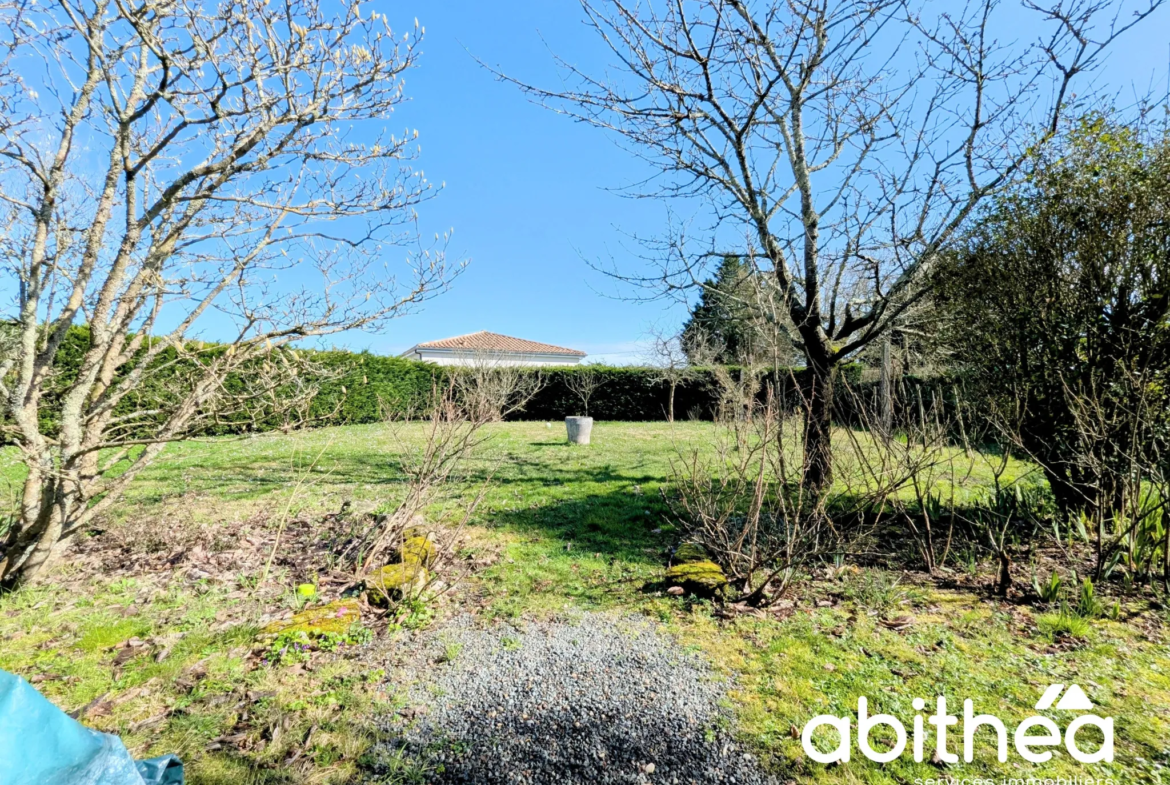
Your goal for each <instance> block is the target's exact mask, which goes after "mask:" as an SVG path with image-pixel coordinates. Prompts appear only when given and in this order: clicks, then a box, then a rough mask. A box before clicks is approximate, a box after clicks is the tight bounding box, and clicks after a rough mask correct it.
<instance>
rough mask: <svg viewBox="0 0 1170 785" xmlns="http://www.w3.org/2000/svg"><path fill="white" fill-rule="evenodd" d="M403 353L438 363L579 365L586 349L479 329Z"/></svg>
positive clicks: (417, 358)
mask: <svg viewBox="0 0 1170 785" xmlns="http://www.w3.org/2000/svg"><path fill="white" fill-rule="evenodd" d="M399 356H401V357H405V358H407V359H410V360H422V361H423V362H428V363H435V364H436V365H478V364H481V363H487V364H491V365H531V366H542V365H576V364H577V363H579V362H581V358H583V357H584V356H585V352H579V351H577V350H576V349H566V348H564V347H563V346H553V345H552V344H548V343H537V342H536V341H526V340H524V339H523V338H513V337H512V336H510V335H500V334H499V333H489V332H487V331H486V330H480V331H479V332H477V333H470V334H468V335H457V336H455V337H454V338H443V339H441V340H438V341H427V342H426V343H420V344H418V345H416V346H412V347H411V348H409V349H407V350H406V351H405V352H403V353H402V354H401V355H399Z"/></svg>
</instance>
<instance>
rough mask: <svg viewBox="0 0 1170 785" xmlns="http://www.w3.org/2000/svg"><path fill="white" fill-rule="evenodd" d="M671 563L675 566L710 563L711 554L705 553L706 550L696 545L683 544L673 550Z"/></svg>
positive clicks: (692, 543)
mask: <svg viewBox="0 0 1170 785" xmlns="http://www.w3.org/2000/svg"><path fill="white" fill-rule="evenodd" d="M671 561H672V562H674V563H675V564H690V563H693V562H703V561H711V554H709V553H707V549H706V548H704V547H703V546H702V545H699V544H698V543H694V542H684V543H683V544H682V545H680V546H678V547H677V548H675V550H674V556H673V557H672V558H671Z"/></svg>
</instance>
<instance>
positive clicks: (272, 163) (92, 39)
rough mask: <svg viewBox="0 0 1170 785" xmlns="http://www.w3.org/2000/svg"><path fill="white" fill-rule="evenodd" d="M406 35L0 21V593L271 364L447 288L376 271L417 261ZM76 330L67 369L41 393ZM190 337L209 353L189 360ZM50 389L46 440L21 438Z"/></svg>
mask: <svg viewBox="0 0 1170 785" xmlns="http://www.w3.org/2000/svg"><path fill="white" fill-rule="evenodd" d="M421 32H422V31H421V30H420V29H417V28H416V29H415V30H414V31H412V32H410V33H407V34H406V35H405V36H403V35H402V34H399V33H395V32H392V31H391V30H390V28H389V26H388V25H387V23H386V21H385V19H384V18H382V17H380V16H379V14H378V13H376V12H369V11H368V12H365V13H364V15H363V12H362V10H361V9H360V8H359V5H358V4H357V3H356V2H352V3H351V2H342V3H339V4H326V3H321V2H319V0H288V2H285V3H283V4H280V5H279V6H276V5H270V4H268V3H267V2H266V0H243V2H238V3H223V4H216V3H211V4H208V3H202V2H189V1H188V0H144V2H142V3H139V4H134V5H128V4H123V3H121V2H109V0H62V2H60V3H56V4H52V5H45V4H29V3H23V2H7V3H4V4H3V5H2V6H0V36H2V37H3V47H2V51H3V54H2V55H0V162H2V163H0V198H2V199H3V202H4V203H5V204H6V205H7V206H8V207H9V212H8V213H7V215H6V216H5V217H6V219H7V221H6V229H5V232H4V236H3V242H4V250H5V257H6V258H5V262H6V265H7V266H8V268H9V269H10V270H11V271H12V273H13V276H14V278H15V281H16V283H17V287H16V288H17V289H18V293H16V294H17V297H16V300H17V302H16V306H17V309H18V313H17V316H16V319H15V324H16V332H17V336H16V340H15V345H14V347H13V348H12V349H11V350H9V351H8V352H7V353H6V354H5V355H4V357H3V358H0V385H2V389H0V393H2V394H3V400H4V404H3V406H4V414H5V415H6V418H7V422H8V423H9V424H10V425H8V426H6V430H7V431H8V435H9V437H10V438H11V439H12V440H14V441H15V443H16V445H17V446H18V448H19V450H20V452H21V455H22V458H23V461H24V464H25V466H26V468H27V472H28V473H27V478H26V479H25V481H24V485H23V492H22V499H21V506H20V511H19V514H18V516H17V519H16V522H15V524H14V525H13V526H12V527H10V529H9V531H8V534H7V537H6V540H5V542H4V543H3V548H4V550H3V554H2V559H0V585H2V586H4V587H11V586H14V585H16V584H18V583H19V582H21V581H23V580H25V579H27V578H29V577H32V576H33V575H35V574H36V572H37V571H38V570H39V569H40V568H41V567H42V566H43V565H44V564H45V563H46V562H47V561H48V560H49V559H50V557H51V556H52V554H53V553H54V552H55V551H56V550H58V546H59V544H60V543H62V542H64V541H65V540H67V538H69V537H70V536H71V535H72V534H74V533H75V532H77V531H78V530H79V529H80V528H81V527H83V526H85V525H86V524H87V523H88V522H89V521H91V520H92V519H93V518H94V516H97V515H100V514H101V513H102V512H103V511H104V510H105V509H106V508H107V507H108V506H109V505H110V504H111V502H112V501H113V500H114V498H115V497H116V496H117V494H118V493H119V492H120V491H122V490H123V489H124V488H125V487H126V486H127V484H128V483H129V482H131V481H132V480H133V479H134V477H135V476H136V475H138V473H139V472H140V471H141V470H142V469H143V468H144V467H145V466H146V465H148V464H149V463H150V462H151V461H152V460H153V459H154V458H155V457H156V456H157V455H158V454H159V452H160V451H161V450H162V448H163V446H164V444H165V443H166V442H168V441H171V440H175V439H180V438H183V437H184V436H185V435H187V434H189V433H190V432H191V431H192V429H193V428H196V427H197V426H198V425H199V423H200V422H201V420H203V419H204V418H206V417H208V416H213V414H214V412H216V411H217V410H218V409H220V408H222V407H223V406H224V405H225V402H226V401H227V400H229V398H230V397H231V396H232V395H235V394H236V393H235V392H232V391H229V390H228V389H227V388H226V387H225V384H224V382H225V379H227V378H228V377H229V375H230V374H233V372H235V371H240V370H247V371H248V373H243V374H237V377H242V378H243V383H244V384H245V386H249V387H252V388H254V389H253V392H252V393H250V394H256V395H260V394H265V393H266V391H270V390H271V389H275V388H276V387H278V386H279V385H280V384H283V383H285V382H287V380H288V379H289V378H292V377H293V376H294V375H295V373H296V369H295V364H296V363H295V357H296V352H295V351H291V350H288V347H289V344H291V343H293V342H295V341H298V340H301V339H304V338H306V337H311V336H321V335H327V334H331V333H337V332H340V331H344V330H349V329H355V328H362V327H370V326H376V325H379V324H381V323H382V322H383V321H384V320H386V319H387V318H389V317H392V316H394V315H396V314H398V313H400V312H402V311H403V309H405V308H407V307H408V306H410V305H412V304H415V303H418V302H420V301H421V300H423V299H424V298H426V297H427V296H428V295H430V294H432V293H434V292H436V291H437V290H439V289H441V288H442V287H443V286H444V284H445V282H446V281H448V280H449V279H450V276H451V274H453V273H455V272H457V271H458V266H457V265H456V266H451V265H449V264H448V263H447V261H446V259H445V255H444V254H443V253H442V250H441V248H440V249H439V250H437V251H430V250H425V249H421V248H420V249H419V251H418V252H417V254H409V256H410V259H411V261H410V262H409V263H408V265H407V267H408V269H409V274H410V280H409V281H407V282H404V284H402V285H400V284H397V283H396V282H395V278H394V276H393V274H392V273H391V272H390V271H388V270H385V269H382V268H383V266H384V264H385V262H384V260H385V259H386V257H387V254H388V252H389V248H390V247H392V246H394V245H399V244H401V243H405V242H408V241H413V242H417V240H416V237H417V233H416V232H415V231H413V229H412V227H413V215H414V213H413V210H412V209H411V208H412V206H413V205H415V204H417V203H418V202H419V201H420V200H422V199H423V198H425V197H426V195H427V194H428V192H429V191H430V185H429V184H428V183H427V181H426V180H425V178H424V177H423V176H422V174H421V173H419V172H415V171H413V169H412V168H411V165H410V161H411V159H412V157H413V156H414V154H415V152H416V149H415V143H414V141H413V135H411V134H409V133H408V134H406V135H403V136H395V135H391V134H389V133H387V132H385V131H384V130H383V129H384V122H385V121H386V120H387V119H388V118H389V117H390V115H391V113H392V111H393V110H394V108H395V107H396V106H397V105H398V104H399V103H400V102H401V101H402V100H403V99H404V93H403V88H402V75H403V72H404V71H406V69H408V68H410V67H412V66H413V65H414V64H415V61H416V56H417V46H418V42H419V40H420V36H421ZM14 293H15V292H14ZM78 323H84V325H85V327H86V330H87V337H86V340H85V342H84V346H83V352H82V356H81V358H80V362H79V363H78V364H77V367H76V369H68V370H66V369H62V368H60V367H59V354H58V350H59V349H60V348H61V346H62V343H63V342H64V341H65V340H66V337H67V335H68V334H69V332H70V330H71V328H72V327H73V326H74V325H75V324H78ZM209 325H210V326H214V327H215V328H216V329H217V332H218V334H221V335H224V334H226V335H227V336H229V337H228V338H227V339H226V344H227V346H226V349H225V347H224V345H223V344H220V345H219V346H214V345H209V344H204V343H201V342H198V341H194V340H192V339H191V336H192V334H193V331H195V330H199V329H206V328H207V327H208V326H209ZM282 367H283V368H285V369H286V370H287V371H288V373H277V372H278V371H280V370H281V368H282ZM176 368H180V369H182V370H183V372H184V379H185V382H184V383H183V384H182V385H179V386H178V387H176V389H174V390H173V391H172V392H171V394H170V395H168V396H164V397H162V398H161V399H160V400H159V401H158V406H157V407H126V406H121V407H120V406H119V405H120V404H122V403H123V402H126V401H128V400H133V398H134V396H135V395H136V391H138V390H141V389H142V388H143V387H144V385H147V384H148V383H149V381H150V380H151V379H152V377H155V378H157V377H159V376H160V375H162V376H165V375H166V374H173V372H174V371H175V370H176ZM256 368H263V369H265V370H266V371H267V372H268V373H269V376H270V378H268V379H265V378H258V377H256V376H255V375H254V374H253V373H251V371H252V370H253V369H256ZM50 385H55V387H53V390H54V392H55V393H57V394H58V395H59V401H60V402H59V404H54V405H55V406H56V405H59V412H57V414H58V419H59V422H60V428H59V432H49V431H46V430H45V429H44V428H43V427H42V425H41V415H42V413H43V411H44V409H45V407H47V406H49V405H50V404H49V403H48V402H47V401H46V393H47V391H48V390H49V389H50ZM127 409H129V410H128V411H127ZM144 423H149V427H148V428H144V427H135V426H142V425H143V424H144ZM115 470H116V471H115Z"/></svg>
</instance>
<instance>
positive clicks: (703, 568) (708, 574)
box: [666, 561, 727, 596]
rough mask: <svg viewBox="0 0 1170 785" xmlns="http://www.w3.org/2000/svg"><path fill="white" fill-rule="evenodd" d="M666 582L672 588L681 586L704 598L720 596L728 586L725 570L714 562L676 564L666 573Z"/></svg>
mask: <svg viewBox="0 0 1170 785" xmlns="http://www.w3.org/2000/svg"><path fill="white" fill-rule="evenodd" d="M666 581H667V583H669V584H670V585H672V586H681V587H683V588H684V589H686V590H687V591H689V592H691V593H693V594H699V595H702V596H712V595H715V594H720V593H722V592H723V589H724V588H726V586H727V576H726V575H724V574H723V568H722V567H720V566H719V565H718V564H716V563H715V562H713V561H696V562H687V563H686V564H676V565H675V566H673V567H671V568H669V569H668V570H667V571H666Z"/></svg>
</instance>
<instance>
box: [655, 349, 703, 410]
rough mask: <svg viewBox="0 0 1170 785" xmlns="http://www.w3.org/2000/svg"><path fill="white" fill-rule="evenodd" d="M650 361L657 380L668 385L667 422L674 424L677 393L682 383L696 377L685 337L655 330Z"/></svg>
mask: <svg viewBox="0 0 1170 785" xmlns="http://www.w3.org/2000/svg"><path fill="white" fill-rule="evenodd" d="M649 359H650V363H651V367H653V368H654V376H655V378H656V379H657V380H658V381H660V382H663V383H664V384H666V385H667V389H668V397H667V404H666V421H667V422H674V394H675V391H676V390H678V386H679V384H680V383H682V382H683V381H686V380H687V379H690V378H692V377H694V375H695V366H694V365H692V364H691V362H690V358H689V357H688V354H687V351H686V349H685V347H684V346H683V337H682V336H680V335H669V334H667V333H664V332H662V331H659V330H655V331H654V332H652V333H651V344H650V358H649Z"/></svg>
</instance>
